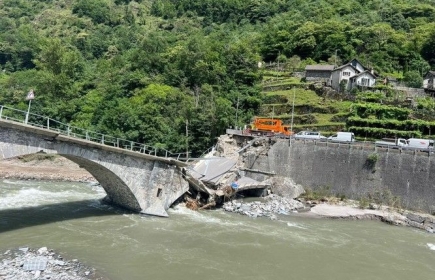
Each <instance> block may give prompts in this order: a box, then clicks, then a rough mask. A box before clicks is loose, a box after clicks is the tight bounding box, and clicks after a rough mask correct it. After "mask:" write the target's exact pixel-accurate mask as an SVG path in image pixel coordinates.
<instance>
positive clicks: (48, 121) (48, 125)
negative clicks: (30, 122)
mask: <svg viewBox="0 0 435 280" xmlns="http://www.w3.org/2000/svg"><path fill="white" fill-rule="evenodd" d="M47 129H50V118H47Z"/></svg>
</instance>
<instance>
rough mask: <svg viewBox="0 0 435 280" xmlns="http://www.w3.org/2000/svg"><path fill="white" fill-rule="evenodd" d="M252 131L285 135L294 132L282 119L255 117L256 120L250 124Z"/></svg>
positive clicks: (254, 132) (262, 133) (252, 132)
mask: <svg viewBox="0 0 435 280" xmlns="http://www.w3.org/2000/svg"><path fill="white" fill-rule="evenodd" d="M250 133H251V134H260V135H285V136H290V135H292V134H293V132H292V131H291V129H290V126H289V125H284V124H283V122H282V120H278V119H268V118H255V119H254V122H253V123H252V124H251V125H250Z"/></svg>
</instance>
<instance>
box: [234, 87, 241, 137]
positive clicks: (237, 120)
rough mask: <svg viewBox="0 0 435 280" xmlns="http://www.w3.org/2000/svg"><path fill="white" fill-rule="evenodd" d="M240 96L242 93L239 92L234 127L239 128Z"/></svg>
mask: <svg viewBox="0 0 435 280" xmlns="http://www.w3.org/2000/svg"><path fill="white" fill-rule="evenodd" d="M239 98H240V94H239V93H238V94H237V105H236V123H235V124H234V128H235V129H237V123H238V122H239V116H238V113H239Z"/></svg>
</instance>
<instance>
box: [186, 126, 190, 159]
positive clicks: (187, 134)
mask: <svg viewBox="0 0 435 280" xmlns="http://www.w3.org/2000/svg"><path fill="white" fill-rule="evenodd" d="M186 159H189V120H188V119H186Z"/></svg>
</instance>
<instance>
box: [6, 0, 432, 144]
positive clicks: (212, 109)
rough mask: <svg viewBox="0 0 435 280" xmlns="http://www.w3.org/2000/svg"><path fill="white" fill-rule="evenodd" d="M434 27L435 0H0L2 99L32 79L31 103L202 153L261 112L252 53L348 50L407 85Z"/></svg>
mask: <svg viewBox="0 0 435 280" xmlns="http://www.w3.org/2000/svg"><path fill="white" fill-rule="evenodd" d="M434 30H435V0H368V1H359V0H347V1H336V0H292V1H289V0H288V1H287V0H267V1H266V0H159V1H152V0H136V1H130V0H72V1H70V0H45V1H43V0H39V1H27V0H3V1H1V2H0V68H1V70H2V72H1V74H0V104H2V105H10V106H13V107H16V108H21V109H23V110H25V109H26V105H27V103H26V102H25V100H24V97H25V96H26V93H27V92H28V91H29V89H31V88H32V89H34V91H35V95H36V99H35V101H34V102H33V103H32V112H33V113H37V114H41V115H48V116H50V117H52V118H55V119H59V120H61V121H64V122H69V123H72V124H74V125H77V126H81V127H85V128H90V129H94V130H98V131H101V132H104V133H108V134H112V135H116V136H119V137H124V138H128V139H131V140H135V141H137V142H145V143H149V144H153V145H158V146H161V147H165V148H167V149H170V150H173V151H182V150H186V148H189V150H193V151H195V152H197V153H201V152H202V151H204V150H205V149H206V148H208V147H210V146H211V145H212V144H213V143H214V141H215V137H217V136H218V135H219V134H221V133H222V132H224V129H225V128H227V127H229V126H234V125H236V126H241V125H242V124H245V123H247V122H248V121H249V119H250V118H251V117H252V116H253V115H255V114H257V113H258V112H259V108H260V105H261V104H262V100H263V97H262V96H263V95H262V93H261V87H260V86H259V84H260V81H261V80H262V69H260V68H258V62H260V61H265V62H266V63H268V62H270V61H282V62H286V63H287V65H290V66H291V68H300V67H303V65H306V64H307V63H314V62H316V63H319V62H326V61H329V62H330V63H332V62H337V63H339V62H345V61H349V60H351V59H352V58H355V57H357V58H358V59H359V60H360V61H361V62H362V63H364V64H365V65H367V66H369V67H374V68H375V70H376V71H377V73H379V74H385V75H393V76H396V77H405V81H407V82H408V83H409V84H410V85H415V84H418V83H421V80H420V77H421V76H419V75H421V74H422V73H424V72H426V71H428V70H429V69H431V66H432V69H434V68H433V67H434V66H435V52H434V51H433V50H434V49H435V31H434ZM369 109H370V108H365V109H364V110H369ZM372 109H373V108H372ZM372 109H370V110H372ZM358 110H363V108H362V107H359V109H358ZM379 112H380V113H382V112H383V113H385V112H384V111H382V108H381V111H379ZM187 146H188V147H187Z"/></svg>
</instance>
